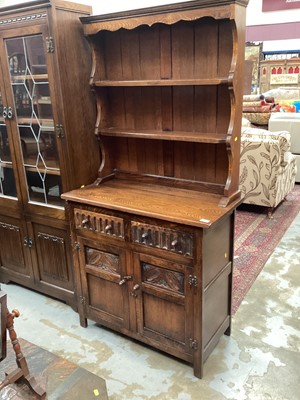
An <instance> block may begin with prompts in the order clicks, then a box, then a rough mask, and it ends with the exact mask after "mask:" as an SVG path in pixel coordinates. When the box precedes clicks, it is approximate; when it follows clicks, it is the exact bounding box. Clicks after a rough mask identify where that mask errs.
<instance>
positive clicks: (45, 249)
mask: <svg viewBox="0 0 300 400" xmlns="http://www.w3.org/2000/svg"><path fill="white" fill-rule="evenodd" d="M28 229H29V230H32V235H33V243H34V247H33V249H34V248H35V250H36V251H35V255H36V261H35V263H34V268H35V278H36V283H46V284H51V285H53V286H57V287H59V288H64V289H67V290H68V289H69V290H73V276H72V269H71V260H70V238H69V235H68V232H67V231H66V230H64V229H59V228H56V227H51V226H47V225H42V224H37V223H34V222H29V223H28Z"/></svg>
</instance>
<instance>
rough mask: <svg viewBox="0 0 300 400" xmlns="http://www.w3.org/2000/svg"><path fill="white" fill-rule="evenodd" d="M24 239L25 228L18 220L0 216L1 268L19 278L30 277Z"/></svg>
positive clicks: (28, 257) (28, 255) (27, 253)
mask: <svg viewBox="0 0 300 400" xmlns="http://www.w3.org/2000/svg"><path fill="white" fill-rule="evenodd" d="M26 239H27V236H26V230H25V227H24V226H23V225H22V223H21V221H20V220H18V219H15V218H7V217H2V216H0V259H1V269H2V271H3V272H5V273H8V274H12V275H13V276H14V277H16V278H21V279H22V278H24V277H26V278H29V277H32V271H31V269H30V265H31V261H30V254H29V245H28V244H27V242H26ZM26 244H27V245H26ZM25 245H26V246H25Z"/></svg>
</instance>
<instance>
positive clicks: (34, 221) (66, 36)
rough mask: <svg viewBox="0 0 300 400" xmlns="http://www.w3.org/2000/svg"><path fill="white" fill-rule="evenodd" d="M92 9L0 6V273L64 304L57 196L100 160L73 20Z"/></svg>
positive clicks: (68, 295)
mask: <svg viewBox="0 0 300 400" xmlns="http://www.w3.org/2000/svg"><path fill="white" fill-rule="evenodd" d="M90 11H91V10H90V8H89V7H86V6H81V5H79V4H73V3H70V2H65V1H56V0H55V1H52V0H51V1H50V0H41V1H35V2H30V3H23V4H20V5H15V6H11V7H5V8H0V55H1V65H0V261H1V265H0V276H1V281H2V282H9V281H13V282H17V283H19V284H22V285H24V286H27V287H29V288H33V289H36V290H38V291H41V292H42V293H45V294H49V295H51V296H54V297H57V298H59V299H62V300H64V301H66V302H68V303H70V304H76V301H75V294H74V281H73V272H72V257H71V245H70V232H69V224H68V220H67V217H66V213H65V209H64V201H63V200H62V199H61V197H60V196H61V193H62V192H63V191H66V190H70V189H72V188H75V187H78V186H81V185H84V184H87V183H90V182H92V181H93V180H94V179H95V173H96V171H97V169H98V165H99V151H98V149H97V141H96V139H95V137H94V136H93V125H94V118H95V110H94V109H95V107H94V106H93V105H94V101H93V98H92V96H91V93H90V91H89V87H88V77H89V71H90V68H91V67H90V51H89V48H88V45H87V43H86V41H85V38H84V37H83V34H82V27H81V23H80V20H79V17H80V16H84V15H89V14H90ZM79 56H80V57H81V58H82V60H81V62H80V63H79V62H78V57H79ZM83 99H84V101H83ZM92 121H93V122H92Z"/></svg>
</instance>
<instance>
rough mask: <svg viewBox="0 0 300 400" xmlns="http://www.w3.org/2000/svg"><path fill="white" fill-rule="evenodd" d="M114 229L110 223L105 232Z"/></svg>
mask: <svg viewBox="0 0 300 400" xmlns="http://www.w3.org/2000/svg"><path fill="white" fill-rule="evenodd" d="M111 230H112V226H111V225H110V224H108V225H106V227H105V232H109V231H111Z"/></svg>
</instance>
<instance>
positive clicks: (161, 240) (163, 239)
mask: <svg viewBox="0 0 300 400" xmlns="http://www.w3.org/2000/svg"><path fill="white" fill-rule="evenodd" d="M131 239H132V241H133V242H134V243H140V244H143V245H146V246H150V247H156V248H158V249H163V250H168V251H173V252H174V253H178V254H182V255H184V256H193V242H194V237H193V234H192V233H188V232H181V231H177V230H173V229H168V228H163V227H160V226H155V225H148V224H143V223H140V222H136V221H132V222H131Z"/></svg>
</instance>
